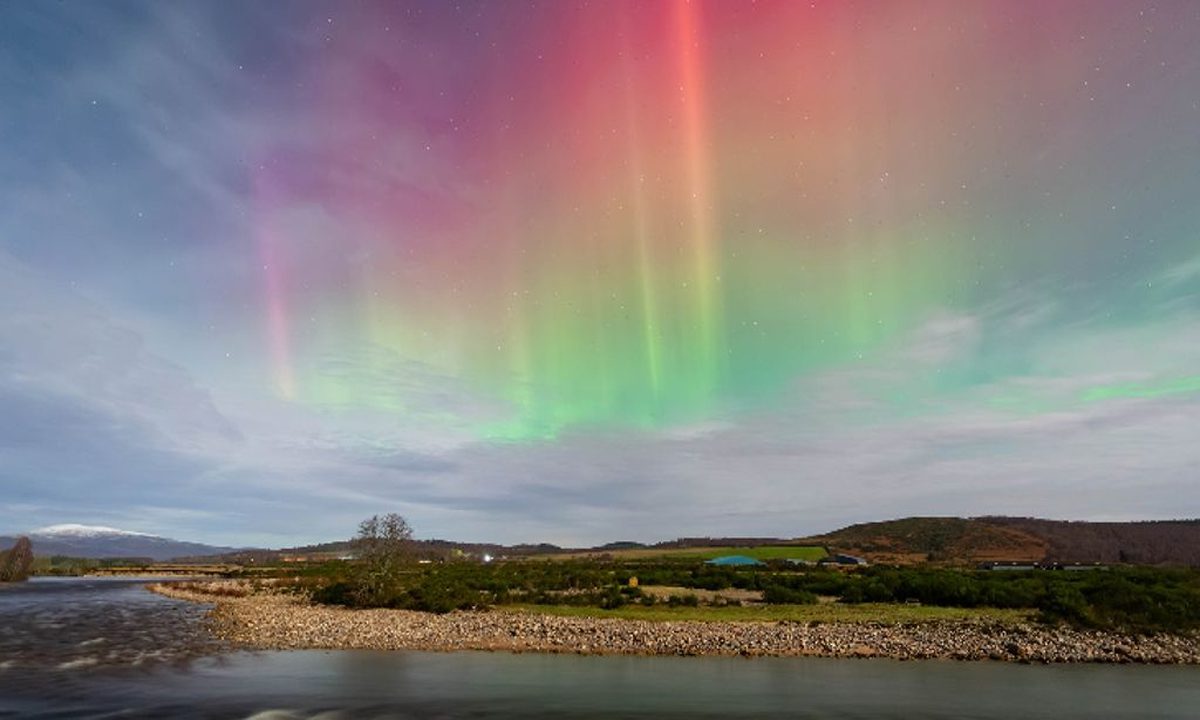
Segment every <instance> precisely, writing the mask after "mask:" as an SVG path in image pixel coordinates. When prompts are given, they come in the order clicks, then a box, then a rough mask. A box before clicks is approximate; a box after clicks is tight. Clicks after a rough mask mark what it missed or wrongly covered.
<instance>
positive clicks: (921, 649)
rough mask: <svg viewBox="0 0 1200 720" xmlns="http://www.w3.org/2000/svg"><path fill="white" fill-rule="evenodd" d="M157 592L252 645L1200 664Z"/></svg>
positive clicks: (778, 629) (223, 589) (1071, 635)
mask: <svg viewBox="0 0 1200 720" xmlns="http://www.w3.org/2000/svg"><path fill="white" fill-rule="evenodd" d="M148 587H149V588H150V589H151V590H152V591H154V592H157V593H160V594H162V595H166V596H168V597H173V598H177V599H183V600H190V601H194V602H204V603H213V604H214V607H213V609H212V611H211V612H210V614H209V619H210V623H211V626H212V629H213V631H214V633H215V634H216V635H217V636H219V637H220V638H222V639H224V640H226V641H228V642H230V643H232V644H233V645H234V646H237V647H243V648H252V649H350V648H363V649H376V650H436V651H449V650H499V651H508V652H551V653H583V654H619V655H745V656H821V657H886V658H894V659H901V660H910V659H932V658H943V659H955V660H1003V661H1013V662H1026V663H1070V662H1105V663H1173V664H1174V663H1186V664H1200V637H1197V636H1195V635H1188V636H1180V635H1164V634H1160V635H1148V636H1126V635H1117V634H1112V633H1103V632H1088V631H1079V630H1070V629H1066V628H1050V627H1043V626H1039V625H1032V624H1013V625H1003V624H998V623H995V622H992V621H937V622H927V623H911V624H899V625H889V624H879V623H837V624H834V623H821V624H817V623H797V622H699V621H680V622H650V621H643V620H625V619H617V618H582V617H559V616H553V615H536V614H528V613H513V612H503V611H486V612H454V613H449V614H446V615H432V614H428V613H420V612H412V611H407V610H349V609H346V608H339V607H327V606H321V605H314V604H311V603H309V602H307V601H305V600H303V599H302V598H298V597H295V596H291V595H286V594H278V593H269V592H267V593H263V592H256V593H249V594H245V595H242V594H240V593H239V592H238V591H236V590H234V589H231V588H230V587H229V586H227V585H221V584H220V583H205V584H194V583H193V584H189V585H186V586H179V585H172V584H159V585H151V586H148Z"/></svg>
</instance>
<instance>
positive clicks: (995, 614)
mask: <svg viewBox="0 0 1200 720" xmlns="http://www.w3.org/2000/svg"><path fill="white" fill-rule="evenodd" d="M496 610H497V611H501V612H523V613H529V614H534V615H537V614H542V615H562V616H567V617H597V618H605V617H610V618H624V619H628V620H652V621H659V622H663V621H671V620H674V621H680V620H699V621H704V622H779V621H782V620H790V621H793V622H829V623H869V622H878V623H916V622H933V621H936V620H994V621H997V622H1004V623H1018V622H1024V621H1026V620H1028V619H1029V618H1030V616H1031V615H1032V614H1033V612H1034V611H1033V610H1009V609H1000V608H953V607H934V606H929V605H900V604H894V603H863V604H861V605H842V604H840V603H822V604H818V605H755V606H749V607H738V606H727V607H709V606H700V607H682V606H681V607H665V606H661V605H655V606H652V607H646V606H643V605H626V606H624V607H620V608H617V609H615V610H601V609H600V608H595V607H579V606H575V605H505V606H498V607H496Z"/></svg>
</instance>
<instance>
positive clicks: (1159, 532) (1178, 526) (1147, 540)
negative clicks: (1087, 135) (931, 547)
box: [977, 517, 1200, 567]
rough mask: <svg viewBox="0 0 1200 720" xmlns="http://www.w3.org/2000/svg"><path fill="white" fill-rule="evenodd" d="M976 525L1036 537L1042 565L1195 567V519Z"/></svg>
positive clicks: (1198, 547)
mask: <svg viewBox="0 0 1200 720" xmlns="http://www.w3.org/2000/svg"><path fill="white" fill-rule="evenodd" d="M977 521H978V522H982V523H986V524H988V525H991V526H992V527H997V528H1007V529H1011V530H1017V531H1019V532H1023V533H1027V534H1029V535H1034V536H1036V537H1038V538H1041V539H1042V540H1043V541H1045V542H1046V544H1047V546H1048V549H1047V553H1046V559H1047V560H1057V561H1060V562H1078V561H1083V562H1097V561H1098V562H1105V563H1132V564H1136V565H1159V564H1163V563H1169V564H1177V565H1191V566H1193V567H1200V520H1158V521H1144V522H1070V521H1066V520H1040V519H1037V518H1012V517H983V518H977Z"/></svg>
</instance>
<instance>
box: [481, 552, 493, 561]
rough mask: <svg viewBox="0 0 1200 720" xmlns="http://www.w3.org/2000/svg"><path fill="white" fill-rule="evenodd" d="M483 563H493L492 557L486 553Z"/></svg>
mask: <svg viewBox="0 0 1200 720" xmlns="http://www.w3.org/2000/svg"><path fill="white" fill-rule="evenodd" d="M483 561H484V562H491V561H492V556H491V555H488V554H487V553H484V554H483Z"/></svg>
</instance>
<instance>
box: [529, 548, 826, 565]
mask: <svg viewBox="0 0 1200 720" xmlns="http://www.w3.org/2000/svg"><path fill="white" fill-rule="evenodd" d="M598 554H600V553H597V552H587V553H570V554H565V555H545V556H541V557H542V559H559V560H577V559H581V558H587V557H594V556H596V555H598ZM603 554H604V555H608V556H610V557H612V558H615V559H618V560H656V559H660V558H666V559H672V560H712V559H713V558H718V557H721V556H723V555H745V556H747V557H752V558H754V559H755V560H809V561H816V560H820V559H821V558H823V557H825V555H826V554H827V553H826V552H825V548H823V547H821V546H820V545H757V546H754V547H733V546H723V547H694V548H670V549H664V548H634V549H630V550H610V551H606V552H604V553H603Z"/></svg>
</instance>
